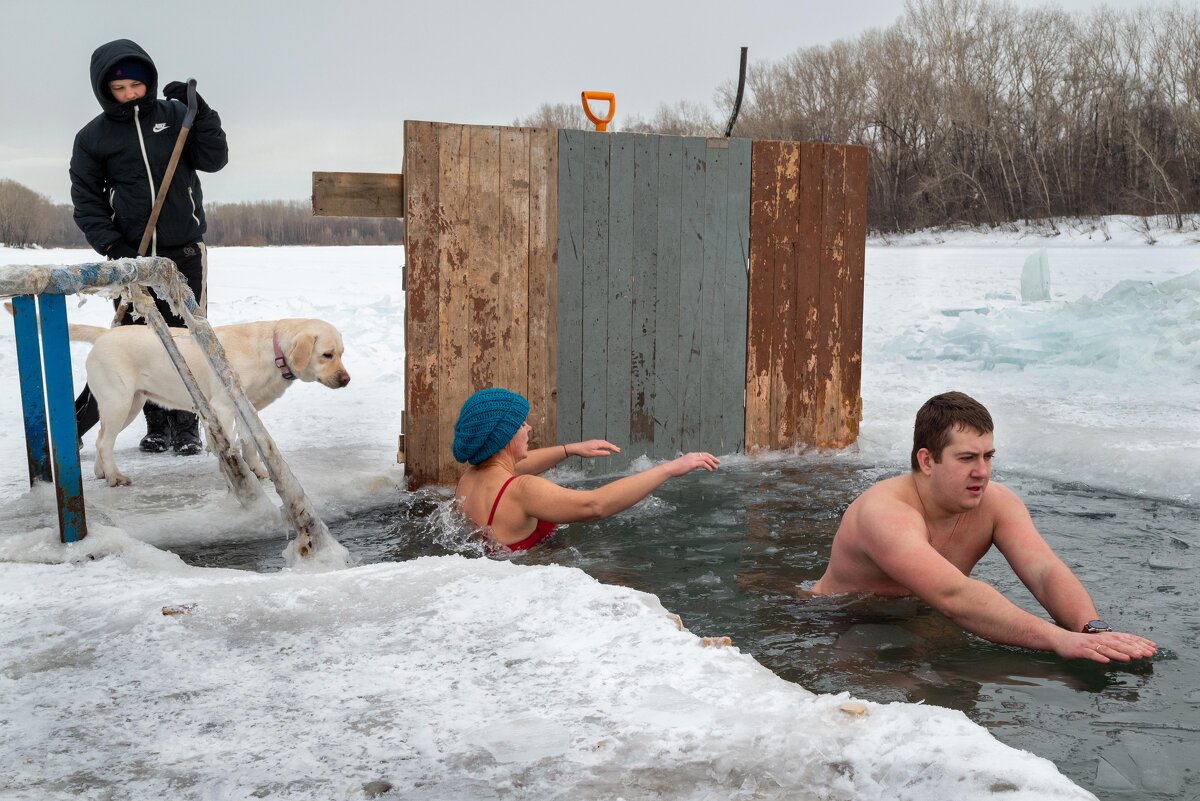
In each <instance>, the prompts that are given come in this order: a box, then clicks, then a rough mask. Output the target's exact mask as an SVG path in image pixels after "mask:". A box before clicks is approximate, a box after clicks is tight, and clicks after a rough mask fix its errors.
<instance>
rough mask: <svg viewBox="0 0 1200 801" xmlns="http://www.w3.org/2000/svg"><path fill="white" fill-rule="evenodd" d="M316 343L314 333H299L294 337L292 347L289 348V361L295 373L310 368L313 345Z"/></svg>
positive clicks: (289, 365)
mask: <svg viewBox="0 0 1200 801" xmlns="http://www.w3.org/2000/svg"><path fill="white" fill-rule="evenodd" d="M316 344H317V338H316V336H315V335H313V334H298V335H297V336H296V337H295V338H293V339H292V344H291V347H290V348H289V349H288V354H287V363H288V367H291V368H292V372H293V373H299V372H301V371H303V370H307V369H308V363H309V362H310V361H312V354H313V347H314V346H315V345H316Z"/></svg>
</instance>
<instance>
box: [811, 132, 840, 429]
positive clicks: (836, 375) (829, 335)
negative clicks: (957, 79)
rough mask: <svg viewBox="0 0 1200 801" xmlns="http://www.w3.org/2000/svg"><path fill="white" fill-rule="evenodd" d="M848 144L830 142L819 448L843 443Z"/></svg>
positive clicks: (823, 257) (823, 242) (823, 241)
mask: <svg viewBox="0 0 1200 801" xmlns="http://www.w3.org/2000/svg"><path fill="white" fill-rule="evenodd" d="M845 159H846V148H845V146H844V145H826V146H825V173H824V187H823V189H824V191H823V195H824V198H825V218H824V221H823V223H822V225H821V290H820V293H819V295H818V300H817V307H818V311H817V315H818V319H817V376H816V378H817V392H816V397H815V400H816V415H817V420H816V433H815V436H814V439H815V442H814V444H815V445H817V446H818V447H822V448H827V447H837V443H838V427H839V420H840V418H841V388H842V379H841V370H842V338H841V328H842V321H841V319H840V317H839V312H840V310H841V307H842V305H843V304H842V300H841V298H842V296H843V295H844V294H845V285H844V279H845V271H844V265H845V261H846V253H845V242H846V230H845V229H846V194H845V177H846V165H845Z"/></svg>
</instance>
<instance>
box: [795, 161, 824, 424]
mask: <svg viewBox="0 0 1200 801" xmlns="http://www.w3.org/2000/svg"><path fill="white" fill-rule="evenodd" d="M824 174H825V149H824V146H823V145H819V144H813V143H807V142H806V143H803V144H801V145H800V182H799V186H798V189H797V191H798V194H799V200H798V203H797V212H798V214H797V218H796V223H797V253H796V256H797V276H798V278H797V281H796V308H797V310H798V314H797V316H796V325H797V331H796V352H795V358H796V378H795V381H796V389H795V392H796V440H797V441H798V442H801V443H804V444H806V445H812V444H814V443H815V442H816V419H817V410H816V397H817V384H818V379H817V350H818V348H819V347H823V346H821V345H820V344H819V343H818V341H817V334H818V327H819V322H818V315H819V313H820V310H819V308H818V298H819V296H820V292H821V285H822V281H823V280H824V275H823V274H822V272H821V225H822V221H823V220H824V217H825V195H824Z"/></svg>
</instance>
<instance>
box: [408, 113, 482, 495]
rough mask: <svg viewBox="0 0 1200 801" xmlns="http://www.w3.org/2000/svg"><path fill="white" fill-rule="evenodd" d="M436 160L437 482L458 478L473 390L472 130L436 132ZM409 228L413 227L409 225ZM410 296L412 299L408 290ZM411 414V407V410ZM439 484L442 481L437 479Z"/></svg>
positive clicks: (458, 128) (453, 127) (457, 128)
mask: <svg viewBox="0 0 1200 801" xmlns="http://www.w3.org/2000/svg"><path fill="white" fill-rule="evenodd" d="M437 136H438V160H439V164H440V169H439V172H438V178H439V191H438V200H439V202H438V220H437V233H438V237H439V243H440V244H439V252H438V273H437V278H438V305H439V311H440V315H439V326H438V352H439V354H440V362H441V367H440V370H439V373H438V375H439V383H438V405H437V409H436V410H435V413H436V415H437V424H438V441H437V448H438V450H437V453H436V454H435V456H436V458H437V465H438V473H437V475H438V476H439V477H444V476H453V475H457V470H458V467H457V464H458V463H457V462H455V461H454V454H453V452H452V451H451V444H452V443H453V441H454V421H455V420H456V419H457V418H458V409H459V406H461V404H462V399H463V398H466V397H467V396H469V395H470V394H471V392H472V389H471V376H470V356H469V353H468V342H467V339H466V337H465V336H464V332H466V331H468V330H470V328H471V310H470V305H469V304H470V286H469V277H470V271H471V261H470V258H469V255H470V244H471V225H470V217H471V198H470V192H469V189H470V180H471V129H469V128H466V127H464V126H461V125H443V126H439V127H438V129H437ZM410 224H411V223H410ZM409 296H410V297H411V296H412V291H411V290H410V292H409ZM410 408H411V407H410ZM439 480H441V478H439Z"/></svg>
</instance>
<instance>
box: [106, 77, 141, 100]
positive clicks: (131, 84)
mask: <svg viewBox="0 0 1200 801" xmlns="http://www.w3.org/2000/svg"><path fill="white" fill-rule="evenodd" d="M108 91H109V93H110V94H111V95H112V96H113V100H115V101H117V102H118V103H128V102H129V101H130V100H139V99H141V98H143V97H145V96H146V84H144V83H142V82H141V81H130V80H120V81H109V82H108Z"/></svg>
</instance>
